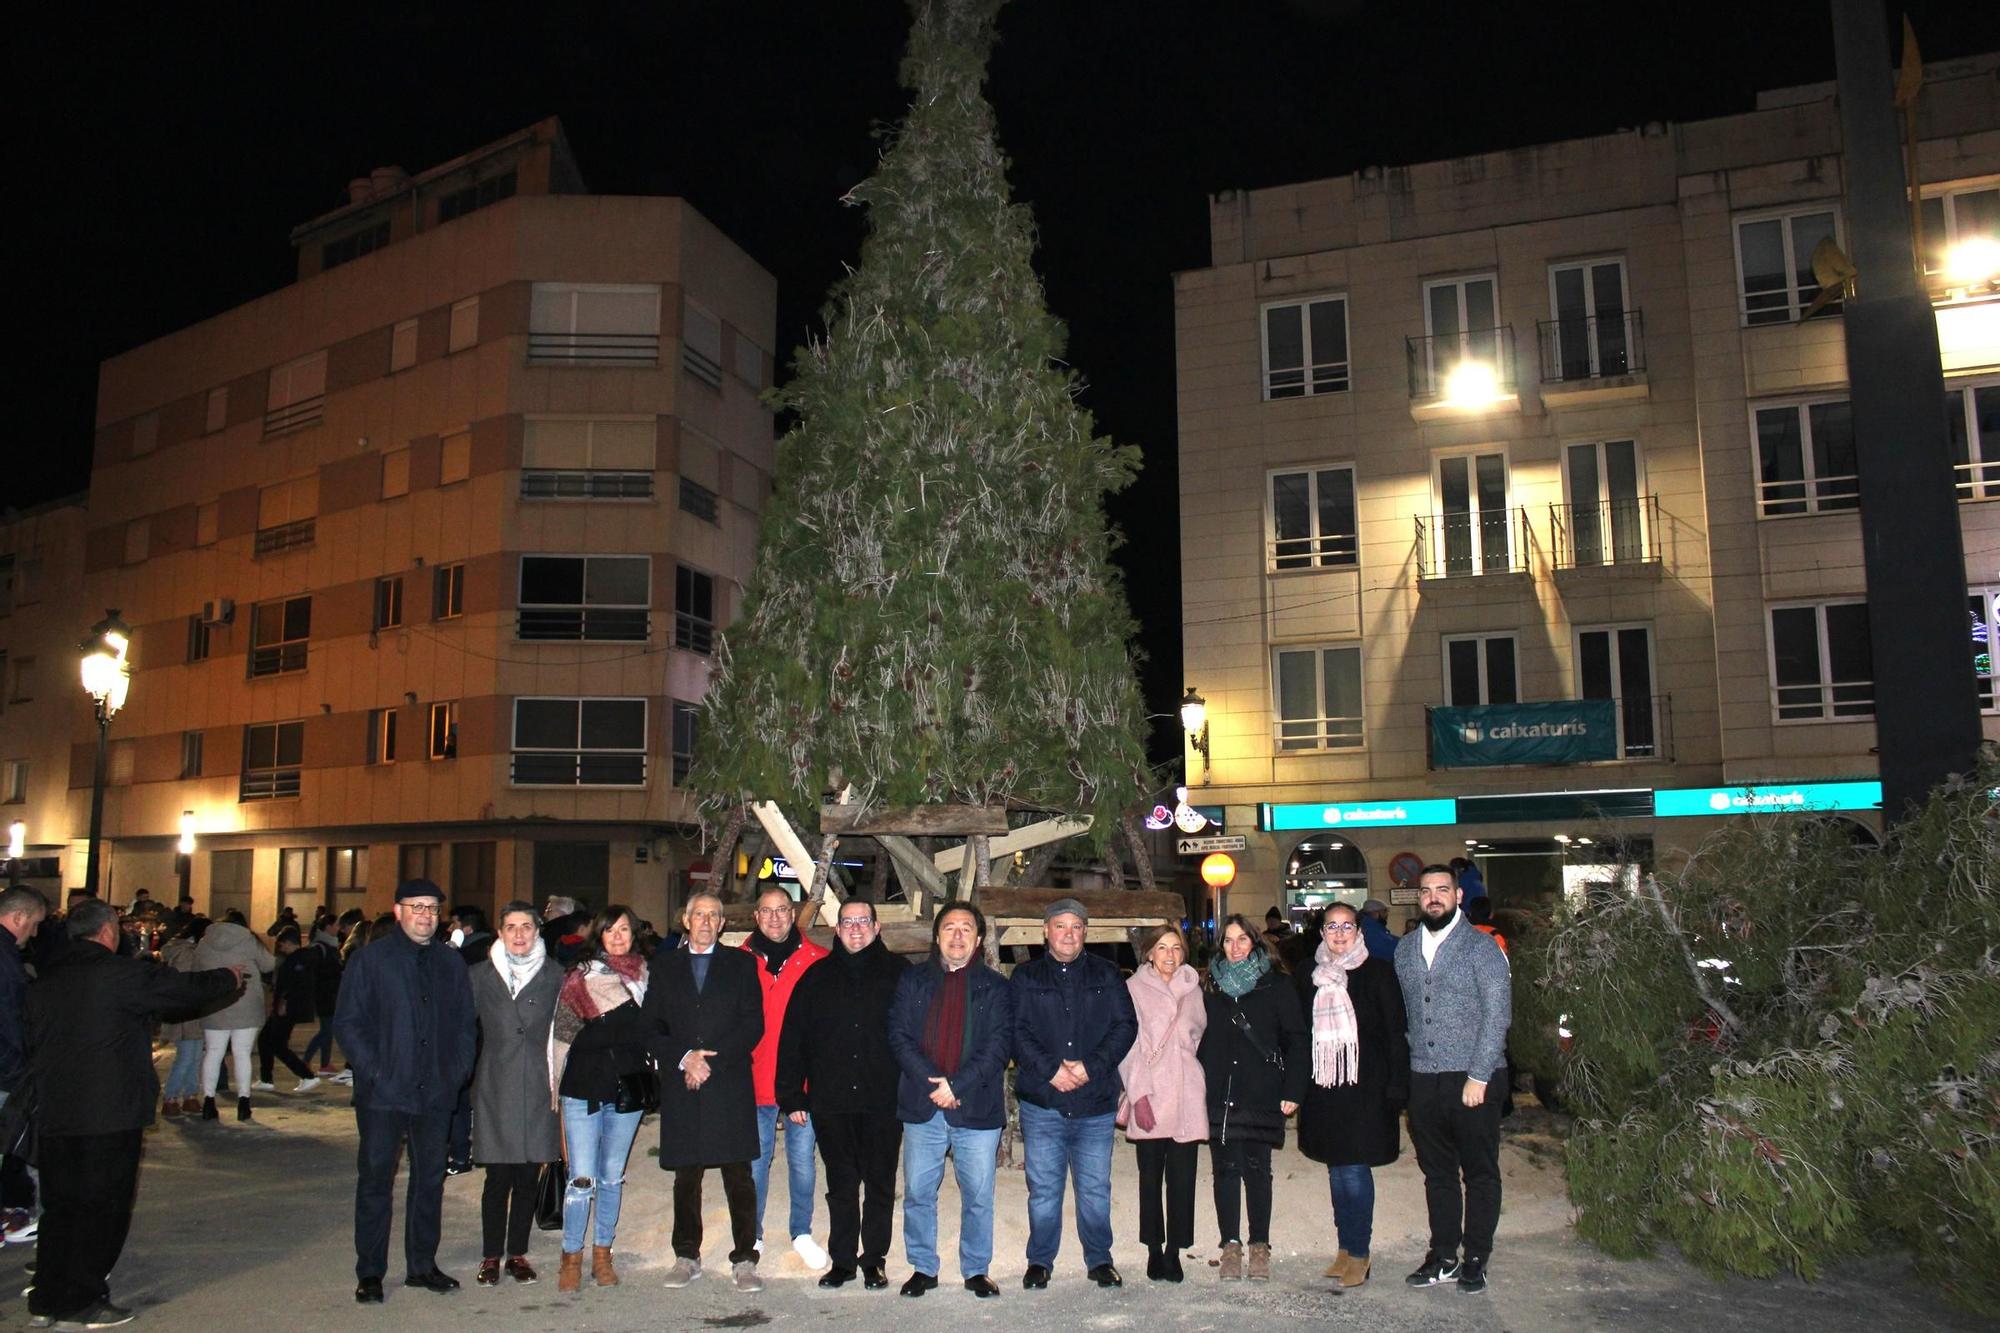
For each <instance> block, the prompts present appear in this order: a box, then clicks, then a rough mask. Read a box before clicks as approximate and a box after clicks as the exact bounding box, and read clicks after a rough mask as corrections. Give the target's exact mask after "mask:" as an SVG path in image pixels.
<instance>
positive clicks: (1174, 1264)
mask: <svg viewBox="0 0 2000 1333" xmlns="http://www.w3.org/2000/svg"><path fill="white" fill-rule="evenodd" d="M1161 1267H1162V1269H1163V1271H1162V1272H1161V1274H1160V1276H1161V1277H1163V1278H1165V1279H1166V1280H1167V1281H1169V1282H1179V1281H1180V1280H1181V1279H1182V1278H1184V1277H1186V1276H1187V1274H1185V1273H1183V1272H1181V1247H1180V1246H1178V1245H1176V1246H1174V1247H1173V1248H1172V1249H1170V1250H1168V1251H1167V1259H1166V1262H1165V1263H1164V1264H1163V1265H1162V1266H1161Z"/></svg>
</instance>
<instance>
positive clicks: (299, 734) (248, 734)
mask: <svg viewBox="0 0 2000 1333" xmlns="http://www.w3.org/2000/svg"><path fill="white" fill-rule="evenodd" d="M305 744H306V724H305V723H303V722H273V723H267V724H265V725H262V726H252V727H245V728H244V729H243V776H242V778H241V780H240V781H239V782H238V784H237V790H236V799H237V800H239V801H272V800H279V799H282V798H285V797H291V796H297V795H298V794H299V768H300V765H301V764H302V763H303V761H304V757H305Z"/></svg>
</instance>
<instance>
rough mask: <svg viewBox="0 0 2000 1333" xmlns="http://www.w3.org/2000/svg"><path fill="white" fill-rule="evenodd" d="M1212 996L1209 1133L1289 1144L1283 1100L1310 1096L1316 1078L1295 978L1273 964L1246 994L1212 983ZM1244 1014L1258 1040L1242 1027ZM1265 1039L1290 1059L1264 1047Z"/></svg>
mask: <svg viewBox="0 0 2000 1333" xmlns="http://www.w3.org/2000/svg"><path fill="white" fill-rule="evenodd" d="M1204 1003H1205V1004H1206V1006H1207V1008H1208V1030H1207V1031H1206V1032H1204V1033H1202V1035H1201V1051H1200V1054H1201V1070H1202V1075H1203V1077H1205V1078H1206V1079H1207V1080H1208V1130H1209V1137H1211V1138H1213V1139H1219V1140H1220V1139H1229V1138H1241V1139H1246V1140H1248V1141H1249V1142H1251V1143H1268V1144H1271V1145H1272V1146H1273V1147H1277V1146H1281V1145H1282V1144H1283V1143H1284V1141H1285V1115H1284V1112H1283V1111H1281V1110H1279V1109H1278V1103H1279V1102H1298V1101H1304V1100H1305V1095H1306V1085H1307V1084H1308V1083H1310V1082H1311V1081H1312V1064H1311V1060H1312V1047H1311V1043H1310V1042H1309V1040H1308V1036H1307V1030H1306V1025H1305V1020H1304V1018H1303V1017H1302V1016H1301V1015H1300V1013H1299V997H1298V993H1297V992H1296V991H1294V990H1293V989H1292V979H1291V978H1290V977H1288V976H1285V975H1284V974H1283V973H1281V972H1278V971H1275V970H1273V971H1270V972H1266V973H1265V974H1264V975H1263V976H1261V977H1259V978H1258V979H1257V984H1256V985H1255V986H1253V987H1251V988H1250V990H1249V991H1248V993H1246V994H1245V995H1244V996H1243V998H1242V999H1240V1000H1234V999H1231V998H1230V997H1229V996H1227V995H1224V994H1223V993H1222V992H1221V991H1219V990H1213V989H1211V990H1210V991H1209V992H1208V993H1207V995H1206V996H1205V997H1204ZM1238 1013H1241V1014H1242V1015H1243V1017H1244V1019H1245V1020H1246V1021H1247V1022H1248V1023H1249V1026H1250V1030H1251V1031H1252V1032H1253V1033H1254V1034H1256V1038H1257V1040H1256V1042H1252V1041H1251V1040H1250V1039H1249V1038H1248V1037H1245V1036H1244V1035H1243V1034H1242V1033H1241V1032H1240V1031H1238V1030H1237V1027H1236V1015H1237V1014H1238ZM1258 1043H1261V1044H1262V1045H1263V1047H1264V1050H1265V1051H1268V1052H1270V1053H1271V1054H1273V1055H1277V1056H1280V1057H1281V1058H1282V1063H1276V1062H1273V1061H1272V1060H1270V1059H1267V1058H1266V1057H1265V1056H1264V1055H1263V1054H1260V1053H1259V1052H1258V1050H1257V1045H1258Z"/></svg>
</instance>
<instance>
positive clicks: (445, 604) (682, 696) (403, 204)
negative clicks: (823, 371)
mask: <svg viewBox="0 0 2000 1333" xmlns="http://www.w3.org/2000/svg"><path fill="white" fill-rule="evenodd" d="M349 192H350V198H349V202H348V203H347V204H346V205H344V206H343V207H341V208H339V209H337V210H335V211H333V212H331V213H328V214H326V215H324V216H322V217H318V218H315V219H313V220H312V221H311V222H308V223H306V224H304V225H302V226H301V227H299V228H297V229H296V230H295V231H294V233H293V236H292V240H293V243H294V245H295V246H296V247H297V249H298V255H299V267H298V280H297V281H296V282H295V283H294V284H292V285H291V286H288V287H286V288H284V289H283V290H281V291H277V292H274V293H272V294H271V295H269V296H266V297H263V298H261V299H259V300H256V301H252V302H250V303H249V304H247V305H244V306H240V307H238V308H236V309H233V310H230V311H227V312H225V313H223V314H221V315H218V316H216V317H215V318H213V319H209V320H205V321H203V322H202V323H200V324H198V325H195V326H193V327H191V328H188V329H184V330H182V331H180V332H177V333H174V334H171V335H169V336H167V337H164V338H161V339H159V340H158V341H156V342H152V343H149V344H147V345H145V346H142V347H139V348H137V349H135V350H133V351H131V352H129V353H126V354H125V355H122V356H118V357H114V358H113V359H111V360H110V361H107V362H106V363H105V364H104V366H103V370H102V374H101V378H100V387H99V398H98V415H97V437H96V444H95V455H94V465H93V471H92V479H91V486H90V491H89V496H88V500H87V507H86V508H85V509H84V510H83V511H81V523H80V535H79V536H78V538H77V539H76V542H75V545H76V546H77V548H78V565H77V568H78V571H79V577H78V587H77V589H76V593H75V596H74V598H73V599H72V602H71V605H69V606H67V607H65V608H63V610H64V612H65V613H66V614H67V615H68V617H69V619H71V620H74V621H75V622H76V623H75V624H74V625H71V626H69V627H68V631H67V635H66V638H67V641H68V643H69V644H70V645H71V646H69V647H67V648H63V649H58V651H63V652H65V654H66V656H65V660H64V662H63V663H62V664H61V670H60V671H57V672H52V673H44V674H48V675H50V676H51V677H52V679H51V682H50V685H49V687H48V688H50V689H52V690H53V689H56V688H58V685H57V683H56V682H55V681H54V680H53V677H54V676H58V675H59V676H62V677H63V678H64V679H63V681H62V682H61V684H62V685H67V684H68V677H70V676H73V675H74V671H73V665H74V664H73V661H71V660H70V658H71V657H73V654H74V648H73V643H74V640H75V639H76V638H78V637H80V636H81V634H82V632H83V631H84V630H85V629H86V628H87V627H88V625H89V623H90V621H92V620H95V619H96V618H97V614H98V612H99V611H100V610H101V609H103V608H113V609H116V610H118V611H119V612H120V613H121V614H122V615H123V617H124V619H125V620H126V621H127V622H129V623H130V624H131V625H132V626H133V629H134V632H133V634H132V646H131V659H132V661H133V664H134V672H133V676H132V681H131V690H130V695H129V700H128V702H127V704H126V706H125V708H124V711H122V712H121V713H119V714H118V715H117V717H116V719H115V720H114V722H113V725H112V729H111V748H110V756H109V775H110V786H109V790H108V795H107V800H106V808H105V821H104V822H105V850H104V863H103V870H102V872H101V878H102V881H103V884H104V886H105V892H106V893H107V895H108V896H110V897H111V898H112V899H113V900H114V901H118V902H124V901H126V900H127V899H129V898H130V897H131V895H132V894H133V892H135V891H136V890H137V889H138V888H140V887H145V888H149V889H151V890H152V892H153V894H154V895H155V896H156V897H159V896H164V894H163V891H166V892H171V891H172V890H173V889H174V888H175V887H176V881H177V880H179V879H180V878H181V876H182V875H183V873H185V875H186V882H187V883H188V884H189V886H190V888H191V890H192V892H193V894H194V896H195V899H196V902H197V904H198V905H200V906H201V907H202V908H203V909H204V910H207V911H209V912H210V913H212V914H219V913H220V912H222V911H224V910H227V909H228V908H231V907H235V908H239V909H241V910H243V911H244V912H245V913H246V915H248V916H249V917H250V918H251V919H252V921H253V923H254V924H256V925H258V926H259V927H261V926H262V924H264V923H265V922H266V921H268V920H269V919H270V918H272V917H273V916H275V914H276V913H277V911H278V910H279V909H280V908H281V907H283V906H292V907H295V908H297V909H298V910H299V911H300V914H301V915H309V910H310V908H311V906H312V905H314V904H317V903H320V902H331V903H332V904H333V905H334V906H336V907H340V908H346V907H350V906H352V907H364V908H366V909H368V910H371V911H373V910H377V909H380V908H382V907H384V906H386V904H387V903H388V901H389V899H390V897H391V895H392V893H393V889H394V886H395V884H396V883H397V881H398V880H400V879H403V878H407V877H410V876H415V875H424V876H428V877H429V878H431V879H432V880H434V881H436V882H437V883H438V884H439V885H441V886H442V887H443V888H444V890H445V893H446V896H447V898H448V899H449V900H451V901H453V902H469V903H475V904H478V905H480V906H482V907H484V908H486V909H487V910H488V911H489V912H490V911H491V910H492V909H493V907H494V906H495V905H496V904H497V903H501V902H504V901H506V900H508V899H509V898H512V897H515V896H546V895H547V894H549V893H570V894H573V895H575V896H577V897H579V898H582V899H584V900H585V901H587V902H592V903H596V904H602V903H603V902H605V901H606V900H607V899H612V900H618V901H624V902H628V903H630V904H632V905H633V906H634V907H635V908H637V909H638V911H639V913H640V915H642V916H646V917H650V918H651V919H652V920H654V921H655V922H664V921H665V920H666V917H667V914H668V913H669V912H670V911H673V910H677V908H678V903H679V901H680V898H681V896H682V894H683V893H684V891H685V884H686V876H687V874H688V873H689V872H690V870H693V871H694V872H695V873H700V871H701V869H702V868H703V867H701V866H700V865H699V864H698V859H697V855H698V854H697V850H696V847H695V845H694V843H693V842H692V841H691V834H692V832H693V812H692V809H691V806H690V804H689V802H688V800H687V799H686V797H685V796H684V794H683V793H682V791H681V789H680V786H679V783H680V780H681V779H682V777H683V776H684V774H685V770H686V764H687V759H688V755H689V753H690V751H691V749H692V745H693V739H694V731H695V725H696V723H695V707H696V705H697V704H698V703H699V701H700V700H701V698H702V695H703V693H704V691H705V689H706V685H707V677H708V666H709V654H710V652H711V651H712V648H713V643H714V636H715V634H716V632H717V630H718V629H719V628H720V627H721V626H722V625H724V624H725V623H727V621H728V619H729V616H730V614H731V612H732V610H733V609H734V607H735V604H736V602H737V600H738V598H739V597H740V593H741V589H742V587H743V586H744V584H745V582H746V581H747V579H748V576H749V572H750V567H751V559H752V552H753V550H754V544H755V538H756V524H757V516H758V512H759V510H760V509H761V508H762V505H763V501H764V498H765V497H766V495H767V494H768V493H769V489H770V477H771V471H772V464H773V452H774V446H773V438H772V437H773V424H772V415H771V412H770V411H769V410H768V409H767V408H766V407H765V406H764V405H763V403H762V402H761V401H760V398H759V395H760V393H761V392H762V391H763V390H764V389H765V388H767V387H768V386H769V384H770V383H771V372H772V361H771V352H770V349H771V347H772V345H773V337H774V329H773V323H774V319H775V298H776V289H775V283H774V280H773V279H772V277H771V275H770V274H769V273H767V272H765V271H764V270H763V269H762V268H761V267H759V266H758V265H757V264H756V263H755V262H754V261H753V260H751V259H750V258H749V256H748V255H746V254H745V253H744V252H743V251H742V250H741V249H739V248H738V247H737V246H735V245H734V244H732V243H731V242H730V240H729V239H728V238H727V237H725V236H724V235H722V234H721V233H720V232H719V231H718V230H717V229H716V228H715V227H714V226H713V225H711V224H710V223H709V222H708V221H707V220H706V219H704V218H703V217H702V216H701V215H700V214H698V213H697V212H695V211H694V209H692V208H691V207H689V206H688V205H687V204H686V203H685V202H683V201H681V200H679V199H672V198H633V197H607V196H600V195H592V194H589V193H587V192H586V191H585V189H584V186H583V182H582V179H581V177H580V175H579V173H578V172H577V169H576V167H575V165H574V163H573V161H572V159H571V156H570V153H569V149H568V147H567V145H566V143H565V142H564V139H563V135H562V129H561V126H560V124H559V123H558V122H556V121H554V120H549V121H545V122H542V123H540V124H538V125H535V126H531V127H529V128H528V129H526V130H524V131H522V132H520V133H519V134H516V135H512V136H510V137H508V138H506V139H503V140H501V141H499V142H497V143H494V144H489V145H487V146H486V147H484V148H482V149H480V150H478V151H476V152H474V153H471V154H468V155H467V156H465V157H462V158H460V159H457V160H456V161H453V162H450V163H446V164H444V165H443V166H440V167H437V168H434V169H432V170H429V171H425V172H422V173H420V174H418V175H416V176H409V175H407V174H405V173H403V172H401V171H400V170H396V169H386V170H382V171H377V172H375V173H373V175H372V176H371V177H369V178H365V179H357V180H356V181H354V182H353V183H352V184H351V185H350V187H349ZM45 614H46V613H45ZM63 694H64V697H63V699H62V701H61V706H60V708H51V709H49V710H48V711H49V712H50V713H51V716H50V718H49V719H48V723H49V724H50V725H51V727H52V728H54V727H56V726H57V725H58V724H59V726H60V731H59V733H58V732H56V731H54V730H52V732H51V734H60V735H61V736H62V737H63V739H64V741H65V742H66V743H67V744H68V745H69V751H70V752H69V755H68V764H67V784H68V785H67V793H66V795H67V800H66V803H65V808H64V809H63V811H62V812H61V816H60V818H61V819H62V821H64V826H65V828H66V831H67V834H68V836H72V837H75V836H80V835H81V832H82V830H83V829H84V828H85V827H86V826H87V814H88V803H89V797H90V786H91V772H92V766H91V759H92V753H91V747H92V746H93V745H94V741H95V728H94V723H92V722H91V721H90V717H89V710H88V701H87V700H85V699H84V698H83V697H82V694H81V691H80V689H69V690H65V691H63ZM70 696H74V697H73V698H72V697H70ZM39 703H40V701H39V700H36V704H37V705H39ZM11 711H12V710H11V709H10V713H11ZM57 714H59V715H60V716H57ZM11 723H12V718H11V716H10V717H9V718H8V724H9V725H10V726H11ZM38 808H39V807H38ZM184 816H191V820H190V822H191V824H192V826H193V830H194V834H195V845H196V850H195V852H194V853H193V854H192V856H190V857H187V858H185V859H183V858H181V857H180V856H179V854H178V852H177V850H176V840H177V837H178V835H179V832H180V827H181V823H182V820H183V818H184ZM42 817H47V816H38V821H39V818H42ZM51 822H56V820H55V819H54V818H51ZM30 840H31V842H34V843H36V844H37V845H40V844H41V842H42V841H43V835H42V834H41V832H40V830H39V829H37V830H36V831H34V832H32V833H31V834H30ZM80 858H81V850H80V848H78V849H77V850H75V851H74V852H73V853H71V854H70V857H69V859H70V861H71V862H72V864H70V865H67V866H66V867H65V872H66V879H67V882H69V883H71V884H75V883H79V882H81V878H82V872H81V859H80Z"/></svg>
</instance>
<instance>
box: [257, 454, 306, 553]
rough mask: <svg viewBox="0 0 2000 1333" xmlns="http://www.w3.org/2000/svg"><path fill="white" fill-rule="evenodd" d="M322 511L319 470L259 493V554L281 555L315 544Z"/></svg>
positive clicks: (266, 488)
mask: <svg viewBox="0 0 2000 1333" xmlns="http://www.w3.org/2000/svg"><path fill="white" fill-rule="evenodd" d="M318 513H319V474H318V473H313V474H311V475H309V476H304V477H294V478H293V479H292V480H290V481H286V482H280V483H279V484H278V485H276V486H266V487H265V488H264V489H263V490H261V491H259V492H258V493H257V538H256V543H255V547H254V549H255V551H256V553H257V554H258V555H260V556H262V555H277V554H280V553H282V552H284V551H290V550H293V549H295V548H297V547H300V546H310V545H312V542H313V538H314V535H315V528H316V526H317V525H316V524H315V522H314V515H316V514H318Z"/></svg>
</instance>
